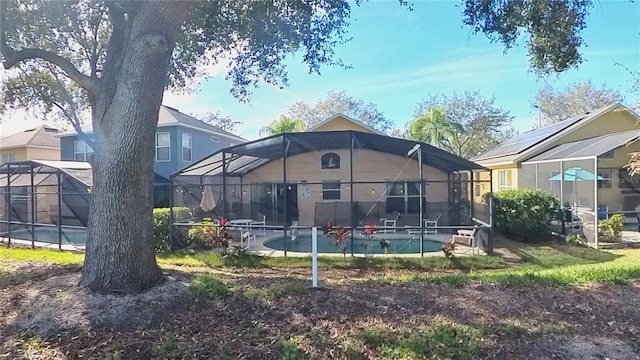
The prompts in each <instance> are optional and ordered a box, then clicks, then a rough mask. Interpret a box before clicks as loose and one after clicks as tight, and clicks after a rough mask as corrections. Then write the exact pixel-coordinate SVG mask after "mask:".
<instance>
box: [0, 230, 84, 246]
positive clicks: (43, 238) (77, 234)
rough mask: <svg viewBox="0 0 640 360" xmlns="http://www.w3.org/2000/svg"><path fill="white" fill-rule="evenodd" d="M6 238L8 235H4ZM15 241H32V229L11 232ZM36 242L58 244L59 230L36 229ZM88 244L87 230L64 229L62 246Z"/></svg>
mask: <svg viewBox="0 0 640 360" xmlns="http://www.w3.org/2000/svg"><path fill="white" fill-rule="evenodd" d="M4 236H5V237H6V236H7V234H5V235H4ZM11 237H12V238H14V239H21V240H31V229H20V230H13V231H11ZM34 240H35V241H40V242H45V243H51V244H57V243H58V228H53V227H52V228H35V237H34ZM86 242H87V230H86V229H62V244H63V245H65V244H71V245H84V244H85V243H86Z"/></svg>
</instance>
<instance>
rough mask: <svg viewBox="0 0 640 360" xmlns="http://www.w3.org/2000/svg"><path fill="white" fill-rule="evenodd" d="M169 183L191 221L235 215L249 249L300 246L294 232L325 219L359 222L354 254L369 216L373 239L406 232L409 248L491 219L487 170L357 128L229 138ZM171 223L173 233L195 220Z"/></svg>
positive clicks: (394, 238)
mask: <svg viewBox="0 0 640 360" xmlns="http://www.w3.org/2000/svg"><path fill="white" fill-rule="evenodd" d="M419 160H421V161H419ZM171 188H172V190H171V193H172V196H171V202H172V207H186V208H188V209H189V210H190V213H191V219H189V220H191V221H198V220H199V219H203V218H213V219H220V218H223V217H224V218H226V219H228V220H230V221H231V223H232V225H234V226H235V227H236V228H238V229H239V233H238V236H241V237H247V238H249V239H251V241H250V247H251V249H252V250H264V251H271V250H277V251H280V250H282V251H285V253H286V252H287V251H296V250H294V249H293V247H295V246H298V245H300V244H296V243H295V241H296V239H298V240H299V239H303V238H304V239H307V237H306V235H305V231H306V232H307V233H308V229H309V228H311V227H312V226H318V227H322V226H325V225H326V224H327V223H328V222H331V223H332V224H333V225H336V226H344V227H346V228H349V229H352V230H353V231H352V232H351V233H350V236H351V239H350V241H351V245H349V246H348V247H347V248H348V249H347V251H348V252H350V253H352V254H353V253H362V252H363V251H364V250H363V249H364V248H367V247H368V246H367V245H366V244H365V245H362V244H359V243H355V242H354V240H362V239H360V238H358V239H355V238H357V237H360V236H361V235H362V234H361V233H362V231H363V229H364V228H365V227H366V226H370V224H372V225H373V226H375V234H374V237H373V238H374V239H375V241H373V240H372V244H373V245H375V246H378V242H380V243H382V241H390V242H391V243H392V245H396V244H399V243H401V242H402V241H404V242H406V244H405V245H407V246H405V247H404V250H407V249H413V250H411V251H408V250H407V251H404V250H403V251H404V252H405V253H406V252H409V253H411V252H424V251H427V250H425V249H427V248H428V247H429V246H426V244H427V243H426V242H427V241H440V243H441V242H442V241H448V240H449V239H450V237H451V234H452V233H456V232H457V230H460V229H473V228H474V226H476V225H482V226H487V227H490V225H491V216H490V215H491V214H490V212H491V211H490V206H489V202H490V196H488V195H490V189H491V176H490V172H489V170H487V169H485V168H483V167H481V166H479V165H477V164H475V163H473V162H470V161H468V160H465V159H463V158H460V157H458V156H455V155H453V154H450V153H448V152H446V151H443V150H440V149H438V148H435V147H433V146H431V145H429V144H425V143H417V142H414V141H409V140H405V139H399V138H393V137H388V136H384V135H377V134H371V133H363V132H358V131H317V132H303V133H287V134H281V135H276V136H271V137H267V138H263V139H259V140H256V141H251V142H247V143H243V144H240V145H236V146H232V147H229V148H225V149H222V150H220V151H218V152H216V153H214V154H212V155H210V156H208V157H206V158H204V159H202V160H200V161H197V162H195V163H194V164H192V165H191V166H189V167H187V168H185V169H183V170H182V171H180V172H178V173H176V174H174V175H173V176H172V178H171ZM172 223H173V226H172V231H173V232H174V234H176V233H181V232H182V233H184V228H185V227H187V226H190V224H189V221H187V219H175V221H173V222H172ZM273 239H276V240H277V239H279V242H278V243H277V244H275V245H274V242H273V241H272V240H273ZM412 241H413V243H412V244H409V243H410V242H412ZM416 241H417V242H418V245H419V246H416V245H415V244H416ZM423 243H424V246H423V245H421V244H423ZM354 244H355V245H354ZM270 245H273V246H270ZM303 245H304V244H303ZM302 248H304V249H306V245H305V246H302ZM304 249H303V250H300V251H302V252H304V251H305V250H304ZM439 249H440V247H438V250H439ZM334 250H335V252H339V251H340V250H339V249H334ZM342 251H343V252H344V249H342ZM368 251H372V250H371V247H369V250H368Z"/></svg>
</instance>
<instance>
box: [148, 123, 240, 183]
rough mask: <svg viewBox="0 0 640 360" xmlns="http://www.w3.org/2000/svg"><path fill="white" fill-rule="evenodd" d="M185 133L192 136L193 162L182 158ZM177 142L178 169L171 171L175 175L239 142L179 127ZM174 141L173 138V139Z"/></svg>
mask: <svg viewBox="0 0 640 360" xmlns="http://www.w3.org/2000/svg"><path fill="white" fill-rule="evenodd" d="M160 129H163V128H159V129H158V130H159V131H160ZM183 133H187V134H191V143H192V149H191V152H192V156H191V161H184V160H183V158H182V134H183ZM212 136H214V137H216V138H217V139H218V142H214V141H213V140H212V139H211V137H212ZM176 137H177V142H176V143H175V144H176V147H177V151H176V155H177V156H176V159H177V162H176V168H175V169H174V170H173V171H171V173H170V174H169V175H171V174H173V173H174V172H176V171H178V170H180V169H183V168H185V167H187V166H189V165H191V164H192V163H194V162H196V161H198V160H200V159H202V158H204V157H207V156H209V155H211V154H213V153H214V152H216V151H218V150H220V149H222V148H226V147H229V146H232V145H237V144H238V143H239V142H238V141H237V140H234V139H230V138H228V137H226V136H222V135H214V134H211V133H208V132H204V131H198V130H195V129H190V128H185V127H178V128H177V134H176ZM172 140H173V138H172ZM171 144H172V148H173V144H174V143H173V142H172V143H171Z"/></svg>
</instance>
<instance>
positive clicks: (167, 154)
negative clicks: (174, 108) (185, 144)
mask: <svg viewBox="0 0 640 360" xmlns="http://www.w3.org/2000/svg"><path fill="white" fill-rule="evenodd" d="M170 160H171V138H170V136H169V133H168V132H161V133H156V161H158V162H160V161H170Z"/></svg>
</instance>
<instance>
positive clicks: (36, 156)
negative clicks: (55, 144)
mask: <svg viewBox="0 0 640 360" xmlns="http://www.w3.org/2000/svg"><path fill="white" fill-rule="evenodd" d="M27 156H28V159H29V160H60V150H59V149H45V148H34V147H29V148H27ZM16 160H18V159H16Z"/></svg>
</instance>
